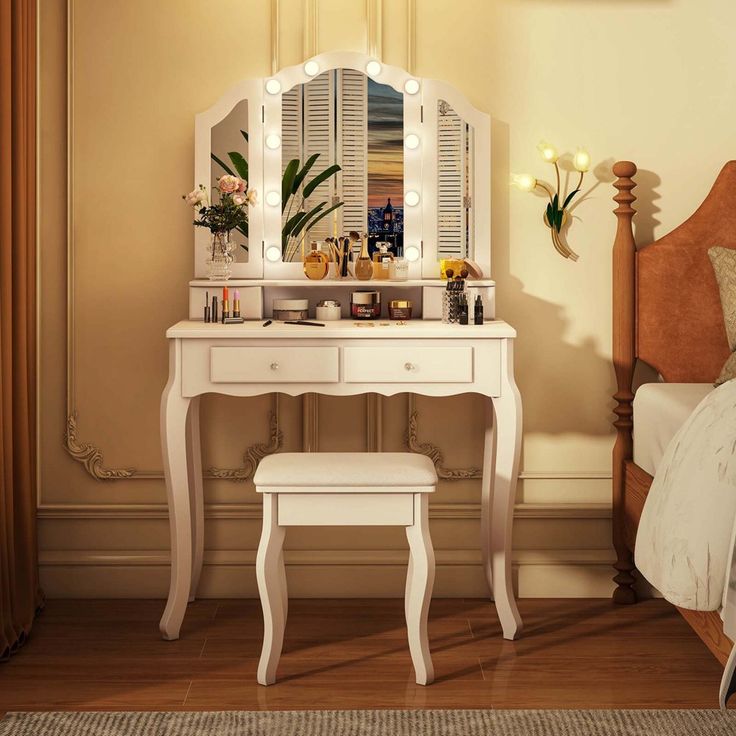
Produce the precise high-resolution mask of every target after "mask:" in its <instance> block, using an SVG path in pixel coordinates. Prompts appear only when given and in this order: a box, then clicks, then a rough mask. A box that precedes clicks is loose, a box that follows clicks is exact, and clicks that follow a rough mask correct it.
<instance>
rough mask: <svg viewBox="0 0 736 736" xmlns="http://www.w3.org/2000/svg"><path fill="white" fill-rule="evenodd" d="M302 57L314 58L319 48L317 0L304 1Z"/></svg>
mask: <svg viewBox="0 0 736 736" xmlns="http://www.w3.org/2000/svg"><path fill="white" fill-rule="evenodd" d="M302 44H303V47H302V56H303V57H304V58H305V59H308V58H310V57H311V56H316V55H317V53H318V47H319V6H318V3H317V0H304V36H303V41H302Z"/></svg>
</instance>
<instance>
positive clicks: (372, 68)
mask: <svg viewBox="0 0 736 736" xmlns="http://www.w3.org/2000/svg"><path fill="white" fill-rule="evenodd" d="M365 73H366V74H368V75H369V76H371V77H376V76H378V75H379V74H380V73H381V65H380V64H379V63H378V62H377V61H375V60H371V61H369V62H368V63H367V64H366V65H365Z"/></svg>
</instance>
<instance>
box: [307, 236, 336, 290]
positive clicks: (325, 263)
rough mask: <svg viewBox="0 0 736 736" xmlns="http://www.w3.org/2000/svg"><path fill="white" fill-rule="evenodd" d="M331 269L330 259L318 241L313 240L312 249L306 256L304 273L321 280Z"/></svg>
mask: <svg viewBox="0 0 736 736" xmlns="http://www.w3.org/2000/svg"><path fill="white" fill-rule="evenodd" d="M329 270H330V259H329V258H328V257H327V254H326V253H323V252H322V251H321V250H320V249H319V246H318V245H317V242H316V241H314V240H313V241H312V244H311V250H310V251H309V253H307V255H306V256H304V273H305V275H306V277H307V278H308V279H314V280H315V281H319V279H323V278H324V277H325V276H327V272H328V271H329Z"/></svg>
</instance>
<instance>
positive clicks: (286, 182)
mask: <svg viewBox="0 0 736 736" xmlns="http://www.w3.org/2000/svg"><path fill="white" fill-rule="evenodd" d="M298 169H299V159H298V158H293V159H291V161H289V163H288V164H286V168H285V169H284V176H283V178H282V180H281V211H282V212H283V211H284V210H285V209H286V205H287V203H288V202H289V198H290V197H291V187H292V185H293V183H294V177H295V176H296V172H297V171H298Z"/></svg>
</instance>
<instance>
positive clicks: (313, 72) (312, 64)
mask: <svg viewBox="0 0 736 736" xmlns="http://www.w3.org/2000/svg"><path fill="white" fill-rule="evenodd" d="M304 73H305V74H306V75H307V76H308V77H315V76H317V74H319V64H318V63H317V62H316V61H314V59H312V60H311V61H308V62H307V63H306V64H305V65H304Z"/></svg>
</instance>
